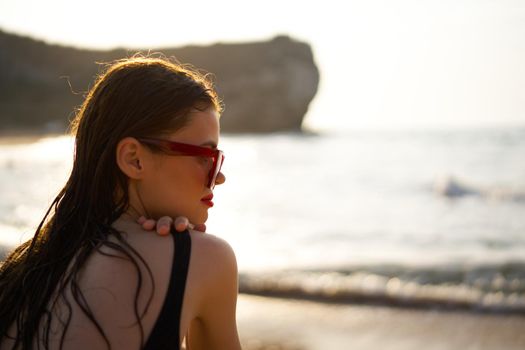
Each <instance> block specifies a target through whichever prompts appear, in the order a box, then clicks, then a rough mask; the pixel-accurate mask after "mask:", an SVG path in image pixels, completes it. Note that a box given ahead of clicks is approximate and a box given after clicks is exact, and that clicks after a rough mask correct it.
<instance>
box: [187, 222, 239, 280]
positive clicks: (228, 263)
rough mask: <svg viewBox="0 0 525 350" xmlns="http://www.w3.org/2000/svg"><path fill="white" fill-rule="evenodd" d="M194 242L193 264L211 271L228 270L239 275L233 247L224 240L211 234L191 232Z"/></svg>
mask: <svg viewBox="0 0 525 350" xmlns="http://www.w3.org/2000/svg"><path fill="white" fill-rule="evenodd" d="M190 235H191V240H192V255H194V256H195V259H192V263H193V262H194V261H195V263H196V264H198V265H201V266H202V267H205V268H206V269H207V270H209V271H213V272H217V271H216V270H226V271H224V272H230V273H235V274H236V273H237V259H236V257H235V252H234V251H233V248H232V247H231V245H230V244H229V243H228V242H227V241H225V240H224V239H222V238H220V237H217V236H215V235H213V234H210V233H206V234H203V233H200V232H197V231H190Z"/></svg>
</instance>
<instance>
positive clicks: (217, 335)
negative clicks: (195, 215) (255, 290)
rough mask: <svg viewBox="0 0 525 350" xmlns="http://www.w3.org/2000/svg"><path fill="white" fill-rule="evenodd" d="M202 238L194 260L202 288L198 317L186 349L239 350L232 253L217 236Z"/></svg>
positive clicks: (235, 276) (236, 286) (235, 267)
mask: <svg viewBox="0 0 525 350" xmlns="http://www.w3.org/2000/svg"><path fill="white" fill-rule="evenodd" d="M201 237H202V238H203V239H200V241H201V242H199V243H201V244H198V245H197V246H198V248H197V249H196V250H195V251H194V252H195V254H196V259H195V260H194V261H195V264H196V265H197V266H196V269H197V270H198V271H199V272H200V273H201V274H202V275H201V277H202V279H201V280H202V281H203V283H204V284H205V285H203V286H202V287H201V288H200V291H202V294H200V299H201V303H200V307H199V311H198V317H197V318H196V319H195V320H194V321H193V322H192V324H191V326H190V330H189V339H187V344H188V345H189V347H188V350H201V349H202V350H204V349H206V350H214V349H217V350H223V349H229V350H240V349H241V345H240V342H239V335H238V333H237V323H236V317H235V315H236V304H237V293H238V276H237V261H236V258H235V253H234V252H233V249H232V248H231V246H230V245H229V244H228V243H227V242H226V241H224V240H222V239H220V238H218V237H215V236H213V235H205V236H200V237H199V238H201ZM199 257H201V258H199ZM202 257H205V258H202Z"/></svg>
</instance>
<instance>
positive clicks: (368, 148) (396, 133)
mask: <svg viewBox="0 0 525 350" xmlns="http://www.w3.org/2000/svg"><path fill="white" fill-rule="evenodd" d="M6 140H7V141H6ZM219 148H221V149H223V150H224V152H225V155H226V156H225V162H224V165H223V172H224V174H225V176H226V183H225V184H223V185H221V186H217V187H216V189H215V198H214V202H215V206H214V207H213V208H211V209H210V211H209V219H208V222H207V231H208V233H210V234H214V235H217V236H220V237H222V238H224V239H225V240H227V241H228V242H229V243H230V245H231V246H232V247H233V249H234V251H235V253H236V256H237V262H238V268H239V288H240V292H241V293H248V294H256V295H266V296H269V297H285V298H293V299H307V300H316V301H318V302H324V303H342V304H349V303H363V304H373V305H375V304H377V305H389V306H393V307H405V308H431V309H461V310H469V311H472V312H497V313H518V314H525V127H512V128H510V127H506V128H503V127H502V128H479V129H473V128H470V129H458V128H455V129H435V130H382V131H377V130H375V131H374V130H351V131H337V130H335V131H324V132H317V133H277V134H267V135H257V134H243V135H223V136H222V137H221V141H220V147H219ZM72 159H73V139H72V138H71V137H70V136H52V137H44V138H41V139H35V140H31V141H28V142H11V141H9V139H4V140H2V139H0V198H1V201H0V245H1V246H3V249H4V253H5V252H7V251H8V250H9V249H12V247H14V246H15V245H16V244H19V243H21V242H22V241H24V240H26V239H29V238H30V237H31V236H32V235H33V232H34V229H35V227H36V225H37V224H38V222H39V221H40V220H41V218H42V216H43V214H44V212H45V210H46V209H47V207H48V206H49V205H50V203H51V201H52V199H53V198H54V196H55V195H56V194H57V192H58V190H59V189H60V188H61V187H62V186H63V184H64V183H65V181H66V179H67V177H68V175H69V171H70V170H71V164H72Z"/></svg>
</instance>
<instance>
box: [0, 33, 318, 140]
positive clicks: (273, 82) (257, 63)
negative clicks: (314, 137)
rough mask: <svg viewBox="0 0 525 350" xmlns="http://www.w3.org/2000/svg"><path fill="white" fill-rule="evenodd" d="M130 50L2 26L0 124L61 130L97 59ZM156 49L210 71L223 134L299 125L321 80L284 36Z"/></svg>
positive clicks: (306, 53)
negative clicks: (38, 36) (59, 41)
mask: <svg viewBox="0 0 525 350" xmlns="http://www.w3.org/2000/svg"><path fill="white" fill-rule="evenodd" d="M134 52H136V51H130V50H125V49H116V50H111V51H95V50H82V49H77V48H73V47H65V46H58V45H49V44H46V43H44V42H41V41H36V40H33V39H30V38H26V37H20V36H16V35H13V34H7V33H4V32H1V31H0V130H2V129H3V130H7V129H9V130H13V129H21V130H42V131H46V130H48V131H61V130H65V129H66V126H67V124H68V120H70V119H71V118H72V117H73V115H74V108H75V107H76V106H78V105H79V104H80V103H81V102H82V97H83V95H84V93H85V92H86V91H87V89H88V88H89V86H90V84H91V83H92V81H93V79H94V77H95V76H96V74H97V73H98V72H99V70H100V69H101V66H100V65H98V64H97V63H96V62H109V61H111V60H114V59H118V58H123V57H129V56H131V55H133V53H134ZM142 52H144V51H142ZM154 52H161V53H163V54H164V55H165V56H168V57H172V56H174V57H176V58H177V59H178V60H179V61H180V62H182V63H191V64H192V65H193V66H195V67H198V68H199V69H202V70H204V71H207V72H211V73H213V74H214V75H215V79H214V80H215V83H216V86H217V90H218V92H219V95H220V96H221V98H222V99H223V101H224V104H225V111H224V114H223V117H222V118H221V128H222V130H223V131H224V132H274V131H298V130H300V129H301V123H302V120H303V117H304V115H305V113H306V112H307V110H308V105H309V104H310V102H311V100H312V99H313V97H314V96H315V94H316V91H317V86H318V82H319V72H318V69H317V67H316V65H315V63H314V60H313V55H312V51H311V49H310V47H309V45H308V44H306V43H302V42H298V41H295V40H293V39H291V38H289V37H286V36H279V37H276V38H274V39H273V40H270V41H267V42H256V43H244V44H215V45H212V46H206V47H204V46H187V47H181V48H165V49H158V50H154Z"/></svg>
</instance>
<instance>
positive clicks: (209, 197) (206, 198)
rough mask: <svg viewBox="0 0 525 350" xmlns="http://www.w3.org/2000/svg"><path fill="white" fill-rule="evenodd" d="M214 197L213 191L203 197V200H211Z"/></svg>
mask: <svg viewBox="0 0 525 350" xmlns="http://www.w3.org/2000/svg"><path fill="white" fill-rule="evenodd" d="M212 199H213V193H210V194H209V195H207V196H206V197H202V198H201V201H211V200H212Z"/></svg>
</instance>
